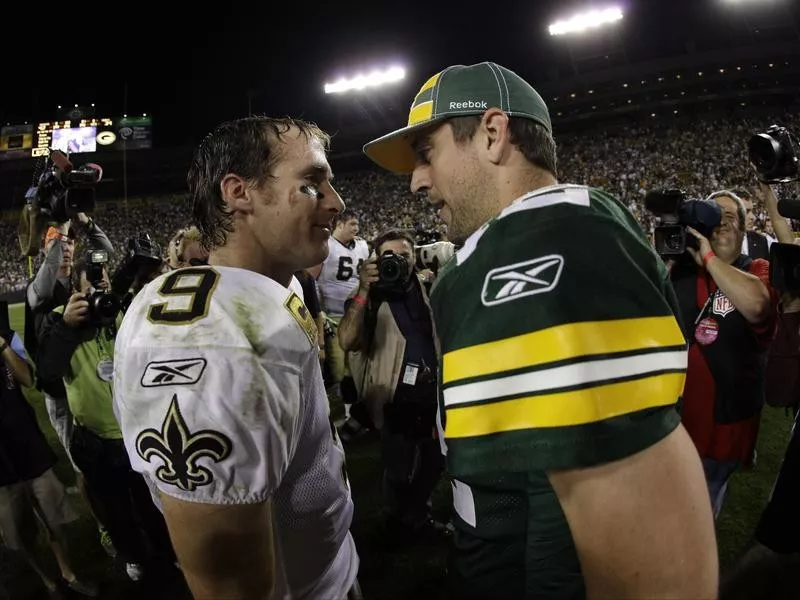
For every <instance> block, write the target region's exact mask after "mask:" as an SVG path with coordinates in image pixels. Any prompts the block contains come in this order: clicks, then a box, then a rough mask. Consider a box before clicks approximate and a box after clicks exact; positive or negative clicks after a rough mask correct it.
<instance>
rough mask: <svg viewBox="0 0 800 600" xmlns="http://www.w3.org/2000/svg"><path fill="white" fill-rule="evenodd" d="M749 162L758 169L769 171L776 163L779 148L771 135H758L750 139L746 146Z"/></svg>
mask: <svg viewBox="0 0 800 600" xmlns="http://www.w3.org/2000/svg"><path fill="white" fill-rule="evenodd" d="M747 147H748V151H749V157H750V162H751V163H753V164H754V165H755V166H756V167H757V168H758V169H760V170H764V171H769V170H771V169H772V168H773V167H774V166H775V164H776V163H777V161H778V157H779V156H780V151H781V147H780V144H779V143H778V141H777V140H776V139H775V138H773V137H772V136H771V135H769V134H766V133H759V134H758V135H754V136H753V137H752V138H750V141H749V142H748V144H747Z"/></svg>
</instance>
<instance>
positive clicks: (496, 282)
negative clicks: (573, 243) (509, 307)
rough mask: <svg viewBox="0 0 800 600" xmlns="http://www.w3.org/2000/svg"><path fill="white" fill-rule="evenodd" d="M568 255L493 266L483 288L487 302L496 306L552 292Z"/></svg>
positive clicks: (552, 255) (483, 298) (482, 300)
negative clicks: (494, 267) (495, 267)
mask: <svg viewBox="0 0 800 600" xmlns="http://www.w3.org/2000/svg"><path fill="white" fill-rule="evenodd" d="M563 270H564V257H563V256H561V255H560V254H550V255H549V256H542V257H540V258H534V259H533V260H527V261H525V262H521V263H516V264H513V265H507V266H505V267H498V268H497V269H492V270H491V271H489V272H488V273H487V274H486V279H485V280H484V281H483V291H482V292H481V302H483V305H484V306H494V305H496V304H502V303H503V302H510V301H511V300H516V299H518V298H524V297H525V296H533V295H534V294H544V293H546V292H551V291H553V290H554V289H555V287H556V286H557V285H558V280H559V279H560V278H561V271H563Z"/></svg>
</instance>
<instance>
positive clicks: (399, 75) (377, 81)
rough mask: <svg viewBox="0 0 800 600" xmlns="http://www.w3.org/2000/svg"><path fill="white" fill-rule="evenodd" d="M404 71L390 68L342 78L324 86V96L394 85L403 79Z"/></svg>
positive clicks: (400, 68) (398, 68)
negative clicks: (389, 84)
mask: <svg viewBox="0 0 800 600" xmlns="http://www.w3.org/2000/svg"><path fill="white" fill-rule="evenodd" d="M405 76H406V71H405V69H403V68H402V67H390V68H388V69H384V70H378V69H376V70H374V71H371V72H370V73H367V74H366V75H364V74H358V75H356V76H355V77H352V78H349V79H348V78H346V77H342V78H341V79H339V80H338V81H334V82H333V83H326V84H325V93H326V94H341V93H344V92H349V91H352V90H363V89H365V88H370V87H378V86H381V85H386V84H387V83H394V82H396V81H400V80H401V79H404V78H405Z"/></svg>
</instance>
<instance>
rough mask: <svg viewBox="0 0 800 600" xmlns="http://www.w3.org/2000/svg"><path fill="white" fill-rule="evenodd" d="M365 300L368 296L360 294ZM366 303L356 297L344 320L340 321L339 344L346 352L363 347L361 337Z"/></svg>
mask: <svg viewBox="0 0 800 600" xmlns="http://www.w3.org/2000/svg"><path fill="white" fill-rule="evenodd" d="M356 298H360V299H361V300H362V301H363V302H366V296H362V295H361V293H360V292H359V295H358V296H356ZM365 308H366V307H365V305H364V304H361V303H359V302H357V301H356V300H355V299H354V300H352V301H351V302H350V305H349V306H348V307H347V311H346V312H345V314H344V316H343V317H342V320H341V321H340V322H339V345H340V346H341V347H342V350H344V351H345V352H353V351H355V350H359V349H360V347H361V339H362V336H363V334H364V309H365Z"/></svg>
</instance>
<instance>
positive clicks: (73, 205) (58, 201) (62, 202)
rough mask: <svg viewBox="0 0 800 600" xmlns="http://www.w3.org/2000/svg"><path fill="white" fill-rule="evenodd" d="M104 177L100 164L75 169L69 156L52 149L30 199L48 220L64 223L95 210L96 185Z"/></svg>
mask: <svg viewBox="0 0 800 600" xmlns="http://www.w3.org/2000/svg"><path fill="white" fill-rule="evenodd" d="M101 177H102V170H101V169H100V167H99V166H98V165H95V164H93V163H90V164H87V165H82V166H80V167H74V166H73V165H72V163H71V162H70V161H69V159H68V158H67V155H66V154H64V153H63V152H61V151H60V150H53V151H52V152H51V153H50V158H49V159H48V161H47V165H46V166H45V170H44V172H43V173H42V175H41V177H40V178H39V182H38V184H37V186H36V188H35V190H34V191H33V194H32V195H33V197H32V198H29V200H31V201H32V203H33V204H34V205H35V207H36V208H38V210H39V211H40V213H41V214H42V215H43V216H45V217H46V218H47V219H48V220H50V221H52V222H55V223H65V222H66V221H67V220H68V219H70V218H72V217H74V216H76V215H77V214H78V213H87V214H89V213H91V212H93V211H94V204H95V186H96V185H97V183H98V182H99V181H100V178H101Z"/></svg>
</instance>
